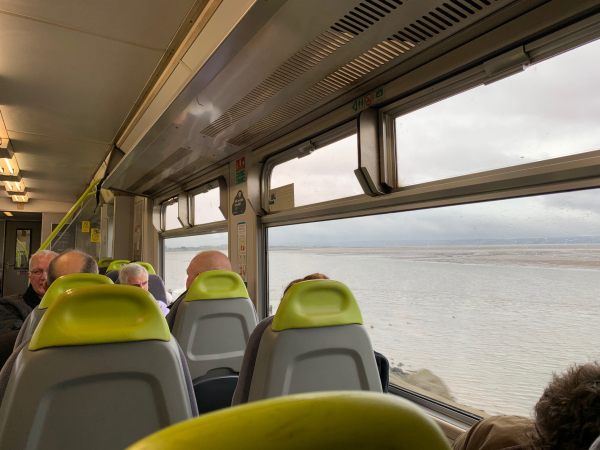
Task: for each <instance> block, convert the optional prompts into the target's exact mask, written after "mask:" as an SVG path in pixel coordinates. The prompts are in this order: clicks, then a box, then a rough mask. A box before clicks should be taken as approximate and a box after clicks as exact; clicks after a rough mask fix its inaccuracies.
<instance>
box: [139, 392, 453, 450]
mask: <svg viewBox="0 0 600 450" xmlns="http://www.w3.org/2000/svg"><path fill="white" fill-rule="evenodd" d="M199 443H202V444H201V445H202V446H203V447H204V448H208V449H238V448H252V449H257V448H260V449H261V450H279V449H285V448H291V449H304V448H310V449H312V450H325V449H327V450H347V449H355V448H360V449H376V448H377V449H379V448H385V449H389V450H414V449H426V450H450V445H449V444H448V440H447V439H446V437H445V436H444V433H443V432H442V431H441V430H440V428H439V426H438V425H437V424H436V423H435V422H434V421H433V419H431V418H430V417H428V416H427V414H426V413H425V412H423V410H422V409H420V408H419V407H418V406H417V405H415V404H414V403H411V402H409V401H408V400H405V399H402V398H400V397H397V396H395V395H389V394H378V393H374V392H357V391H336V392H316V393H305V394H296V395H286V396H284V397H276V398H270V399H267V400H261V401H256V402H250V403H246V404H244V405H240V406H234V407H232V408H225V409H221V410H219V411H216V412H212V413H209V414H204V415H202V416H200V417H197V418H195V419H190V420H187V421H185V422H181V423H178V424H176V425H173V426H170V427H168V428H165V429H163V430H160V431H157V432H156V433H154V434H151V435H150V436H147V437H145V438H143V439H141V440H140V441H138V442H137V443H135V444H133V445H131V446H130V447H128V448H127V450H184V449H190V448H197V447H198V446H199Z"/></svg>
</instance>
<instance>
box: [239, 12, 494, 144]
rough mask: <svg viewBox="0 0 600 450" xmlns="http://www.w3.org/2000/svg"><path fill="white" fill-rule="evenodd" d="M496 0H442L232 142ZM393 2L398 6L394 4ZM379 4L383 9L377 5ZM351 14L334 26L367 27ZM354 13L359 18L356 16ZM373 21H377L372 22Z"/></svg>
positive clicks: (283, 119) (403, 54)
mask: <svg viewBox="0 0 600 450" xmlns="http://www.w3.org/2000/svg"><path fill="white" fill-rule="evenodd" d="M407 1H408V0H404V2H401V1H392V0H387V1H384V0H365V1H363V2H361V3H360V6H358V7H356V8H354V10H353V11H359V12H363V14H364V11H366V10H368V11H369V13H370V14H372V15H370V16H369V18H370V19H372V20H373V21H375V20H376V16H377V15H378V14H377V13H376V12H375V11H379V12H380V13H381V14H383V13H390V12H391V9H392V8H393V9H395V8H396V7H397V6H398V5H402V4H403V3H407ZM496 1H498V0H449V1H446V2H443V3H441V5H440V6H438V7H436V8H434V9H433V10H431V11H429V12H427V13H426V14H424V15H423V16H422V17H421V18H419V19H417V20H415V21H414V22H412V23H410V24H408V25H406V26H404V27H403V28H401V29H400V30H398V31H397V32H395V33H393V34H392V35H390V36H388V37H387V39H385V40H383V41H381V42H379V43H378V44H376V45H375V46H373V47H371V48H370V49H369V50H367V51H366V52H364V53H362V54H361V55H360V56H358V57H356V58H354V59H353V60H352V61H350V62H348V63H346V64H345V65H343V66H342V67H340V68H339V69H337V70H336V71H334V72H332V73H330V74H329V75H327V76H326V77H325V78H323V79H322V80H320V81H319V82H317V83H316V84H314V85H313V86H312V87H310V88H309V89H307V90H305V91H304V92H303V93H301V94H299V95H297V96H296V97H294V98H292V99H291V100H290V101H289V102H287V103H286V104H285V105H282V106H280V107H279V108H278V109H276V110H275V111H273V112H272V113H271V114H270V115H268V116H267V117H265V118H263V119H262V120H260V121H258V122H257V123H255V124H254V125H252V126H251V127H249V128H247V129H246V130H244V131H243V132H242V133H240V134H239V135H237V136H235V137H234V138H232V139H230V140H229V141H228V142H229V143H230V144H233V145H238V146H241V145H243V144H245V143H248V142H250V141H252V140H253V139H255V138H256V137H258V136H260V135H262V134H267V133H269V132H271V131H273V130H275V129H276V128H279V127H281V126H282V125H284V124H286V123H288V122H290V121H291V119H293V118H294V117H297V116H299V115H300V114H302V113H306V112H308V111H310V109H311V108H314V106H315V105H316V104H321V103H323V102H324V101H325V100H327V99H328V97H332V96H334V95H335V94H337V93H341V91H343V90H344V89H346V88H348V87H350V86H352V85H355V84H358V83H359V82H361V81H363V80H364V79H365V78H366V77H367V76H368V75H369V74H371V73H372V72H373V71H375V70H377V69H379V68H380V67H382V66H384V65H385V64H387V63H389V62H390V61H395V62H399V61H400V60H401V59H406V58H408V57H410V56H411V55H412V54H413V53H415V50H417V49H418V50H420V49H421V47H422V46H424V45H425V44H427V45H429V44H431V43H433V42H432V41H434V40H437V39H436V38H441V37H444V36H446V35H449V34H450V33H451V29H452V28H453V27H455V26H456V25H460V26H461V27H462V26H463V22H464V21H465V20H467V19H473V18H476V17H477V16H480V15H482V14H481V13H482V12H483V13H489V12H490V11H488V10H489V9H491V8H488V7H490V6H491V5H492V4H493V3H495V2H496ZM393 4H394V5H396V6H393ZM375 5H377V7H378V8H379V9H375V8H376V6H375ZM367 6H368V7H367ZM384 6H385V7H387V8H385V7H384ZM486 8H487V9H486ZM350 15H351V14H350V13H349V14H348V15H346V16H345V18H346V20H344V21H341V20H340V21H338V22H336V24H335V25H333V26H332V27H331V28H332V29H334V30H336V31H340V32H341V31H342V30H343V31H346V32H347V33H352V31H351V30H353V31H354V33H358V32H361V31H364V30H362V29H360V28H359V25H357V24H356V23H357V22H358V21H357V22H355V26H353V27H350V26H349V25H348V21H349V19H348V17H349V16H350ZM354 17H355V18H356V16H354ZM381 17H383V16H381ZM373 23H374V22H373ZM340 24H341V25H343V26H341V25H340ZM370 25H373V24H372V23H369V26H370Z"/></svg>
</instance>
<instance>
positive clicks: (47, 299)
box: [39, 273, 113, 309]
mask: <svg viewBox="0 0 600 450" xmlns="http://www.w3.org/2000/svg"><path fill="white" fill-rule="evenodd" d="M97 284H113V282H112V280H111V279H110V278H108V277H106V276H104V275H98V274H95V273H72V274H70V275H63V276H62V277H59V278H57V279H56V280H54V283H52V284H51V285H50V287H49V288H48V290H47V291H46V293H45V294H44V297H43V298H42V301H41V302H40V305H39V309H46V308H48V306H50V305H51V304H52V303H54V301H55V300H56V299H57V298H58V297H59V296H60V295H62V294H63V293H64V292H66V291H68V290H69V289H77V288H80V287H86V286H90V285H97Z"/></svg>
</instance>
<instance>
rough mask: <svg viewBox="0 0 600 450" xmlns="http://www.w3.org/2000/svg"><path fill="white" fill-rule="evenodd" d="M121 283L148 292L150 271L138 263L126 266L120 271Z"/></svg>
mask: <svg viewBox="0 0 600 450" xmlns="http://www.w3.org/2000/svg"><path fill="white" fill-rule="evenodd" d="M119 283H121V284H128V285H130V286H137V287H141V288H142V289H144V290H146V291H147V290H148V271H147V270H146V268H145V267H143V266H140V265H139V264H136V263H131V264H125V265H124V266H123V267H121V270H119Z"/></svg>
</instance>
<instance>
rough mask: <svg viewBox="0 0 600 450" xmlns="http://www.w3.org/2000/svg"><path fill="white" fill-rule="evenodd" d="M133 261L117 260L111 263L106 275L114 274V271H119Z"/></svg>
mask: <svg viewBox="0 0 600 450" xmlns="http://www.w3.org/2000/svg"><path fill="white" fill-rule="evenodd" d="M130 262H131V261H129V260H128V259H115V260H112V261H111V262H110V264H109V265H108V267H107V268H106V273H108V272H112V271H113V270H116V271H119V270H120V269H121V267H123V266H124V265H125V264H129V263H130Z"/></svg>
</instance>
